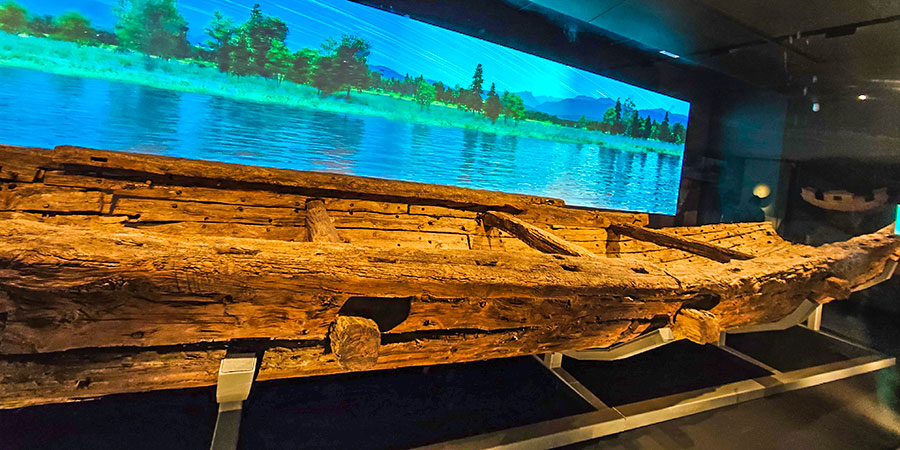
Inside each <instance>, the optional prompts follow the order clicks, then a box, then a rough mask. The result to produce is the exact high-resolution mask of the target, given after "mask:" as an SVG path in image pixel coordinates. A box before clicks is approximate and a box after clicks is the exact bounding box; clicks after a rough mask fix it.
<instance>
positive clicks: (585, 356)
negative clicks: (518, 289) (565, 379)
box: [563, 328, 676, 361]
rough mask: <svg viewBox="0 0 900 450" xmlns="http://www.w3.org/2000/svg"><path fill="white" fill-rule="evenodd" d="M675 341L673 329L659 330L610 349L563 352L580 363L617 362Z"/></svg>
mask: <svg viewBox="0 0 900 450" xmlns="http://www.w3.org/2000/svg"><path fill="white" fill-rule="evenodd" d="M675 340H676V339H675V336H674V335H673V334H672V330H671V329H669V328H659V329H656V330H653V331H652V332H650V333H647V334H645V335H643V336H640V337H638V338H636V339H634V340H631V341H629V342H625V343H623V344H617V345H613V346H612V347H610V348H592V349H588V350H576V351H570V352H563V355H566V356H568V357H569V358H572V359H577V360H580V361H615V360H617V359H625V358H630V357H632V356H634V355H637V354H640V353H644V352H646V351H650V350H653V349H654V348H659V347H662V346H663V345H666V344H668V343H670V342H675Z"/></svg>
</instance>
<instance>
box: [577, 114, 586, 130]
mask: <svg viewBox="0 0 900 450" xmlns="http://www.w3.org/2000/svg"><path fill="white" fill-rule="evenodd" d="M575 124H576V125H577V126H578V128H586V127H587V118H586V117H584V114H582V115H581V118H579V119H578V122H575Z"/></svg>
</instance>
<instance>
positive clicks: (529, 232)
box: [481, 211, 597, 258]
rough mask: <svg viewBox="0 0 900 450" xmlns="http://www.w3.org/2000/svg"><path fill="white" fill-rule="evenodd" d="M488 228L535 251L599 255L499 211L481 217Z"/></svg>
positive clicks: (570, 254) (586, 255)
mask: <svg viewBox="0 0 900 450" xmlns="http://www.w3.org/2000/svg"><path fill="white" fill-rule="evenodd" d="M481 220H482V223H483V224H484V226H485V227H486V228H490V227H495V228H499V229H501V230H503V231H506V232H507V233H509V234H512V235H513V236H515V237H517V238H519V240H521V241H522V242H524V243H526V244H528V246H529V247H531V248H534V249H535V250H540V251H542V252H544V253H551V254H557V255H568V256H583V257H588V258H595V257H596V256H597V255H595V254H594V253H592V252H591V251H590V250H588V249H586V248H584V247H582V246H580V245H577V244H573V243H571V242H569V241H567V240H565V239H563V238H561V237H559V236H557V235H555V234H553V233H550V232H549V231H546V230H542V229H540V228H538V227H536V226H534V225H532V224H530V223H528V222H525V221H523V220H521V219H519V218H517V217H515V216H513V215H511V214H507V213H504V212H499V211H488V212H486V213H484V214H483V215H482V217H481Z"/></svg>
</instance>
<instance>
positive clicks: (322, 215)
mask: <svg viewBox="0 0 900 450" xmlns="http://www.w3.org/2000/svg"><path fill="white" fill-rule="evenodd" d="M306 230H307V231H308V232H309V240H310V242H344V240H343V239H341V236H340V235H339V234H338V232H337V230H336V229H335V228H334V224H333V223H331V218H330V217H328V212H327V211H325V203H324V202H323V201H322V200H319V199H310V200H308V201H307V202H306Z"/></svg>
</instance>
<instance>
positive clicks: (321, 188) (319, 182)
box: [0, 146, 564, 211]
mask: <svg viewBox="0 0 900 450" xmlns="http://www.w3.org/2000/svg"><path fill="white" fill-rule="evenodd" d="M0 156H2V159H3V160H4V161H15V162H16V166H17V167H23V166H24V167H38V168H41V169H44V170H72V169H74V168H78V169H79V170H80V171H84V172H88V171H89V170H88V169H90V168H95V169H94V171H96V172H100V173H102V172H103V171H104V170H110V169H117V170H121V171H129V172H132V173H141V174H148V175H156V176H162V177H189V178H197V179H207V180H230V181H232V182H239V183H252V184H263V185H277V186H285V187H293V188H297V189H298V190H306V191H309V192H310V193H311V194H313V195H321V194H322V193H333V194H334V195H330V196H334V197H340V196H341V195H340V194H341V193H344V192H353V193H356V194H365V195H369V196H370V197H371V198H372V199H374V198H379V199H383V200H386V199H394V200H398V201H403V200H415V201H417V202H430V203H431V204H433V205H435V206H467V205H480V206H487V207H494V208H499V209H509V210H512V211H520V210H522V209H523V208H524V207H525V206H526V205H532V204H537V205H563V204H564V202H563V201H562V200H559V199H553V198H547V197H537V196H528V195H518V194H507V193H503V192H496V191H486V190H479V189H466V188H457V187H453V186H440V185H434V184H426V183H414V182H406V181H393V180H383V179H377V178H367V177H356V176H350V175H339V174H331V173H319V172H298V171H293V170H287V169H272V168H265V167H255V166H244V165H239V164H228V163H220V162H213V161H200V160H191V159H183V158H173V157H168V156H157V155H143V154H138V153H124V152H113V151H104V150H94V149H88V148H81V147H72V146H60V147H56V148H54V149H52V150H45V149H37V148H25V147H14V146H3V147H2V148H0Z"/></svg>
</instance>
